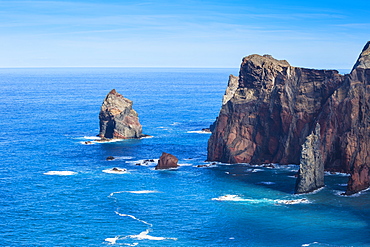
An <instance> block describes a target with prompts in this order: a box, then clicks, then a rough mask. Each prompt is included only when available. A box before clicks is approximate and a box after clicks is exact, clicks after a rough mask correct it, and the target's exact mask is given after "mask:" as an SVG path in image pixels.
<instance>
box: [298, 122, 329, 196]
mask: <svg viewBox="0 0 370 247" xmlns="http://www.w3.org/2000/svg"><path fill="white" fill-rule="evenodd" d="M324 185H325V184H324V162H323V159H322V155H321V137H320V124H319V123H316V127H315V129H314V130H313V131H312V132H311V134H310V135H309V136H307V137H306V141H305V143H304V144H303V145H302V152H301V158H300V168H299V174H298V178H297V182H296V188H295V193H297V194H301V193H309V192H312V191H314V190H317V189H319V188H321V187H323V186H324Z"/></svg>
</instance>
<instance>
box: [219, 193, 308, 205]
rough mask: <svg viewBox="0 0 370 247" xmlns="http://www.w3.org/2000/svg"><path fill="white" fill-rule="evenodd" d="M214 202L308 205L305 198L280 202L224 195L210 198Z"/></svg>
mask: <svg viewBox="0 0 370 247" xmlns="http://www.w3.org/2000/svg"><path fill="white" fill-rule="evenodd" d="M212 200H214V201H235V202H248V203H253V204H255V203H256V204H257V203H265V204H274V205H280V204H301V203H304V204H305V203H310V201H309V200H308V199H306V198H300V199H292V200H285V199H284V200H282V199H276V200H273V199H268V198H262V199H244V198H242V197H240V196H238V195H224V196H220V197H217V198H212Z"/></svg>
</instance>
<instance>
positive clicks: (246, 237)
mask: <svg viewBox="0 0 370 247" xmlns="http://www.w3.org/2000/svg"><path fill="white" fill-rule="evenodd" d="M229 74H234V75H237V74H238V69H237V68H235V69H188V68H23V69H0V87H1V90H0V94H1V95H0V105H1V107H0V119H1V122H0V153H1V165H0V246H370V238H369V237H370V225H369V224H370V191H363V192H361V193H358V194H356V195H353V196H342V195H341V193H343V192H344V191H345V186H346V183H347V181H348V176H346V175H345V174H327V175H326V177H325V181H326V186H325V187H324V188H323V189H321V190H319V191H317V192H315V193H311V194H305V195H294V194H293V189H294V184H295V177H294V175H295V174H296V172H297V170H298V167H297V166H295V165H289V166H280V165H278V164H275V165H274V166H275V168H271V167H255V166H250V165H248V164H234V165H230V164H222V163H212V162H205V160H206V157H207V141H208V138H209V136H210V134H207V133H203V132H201V129H203V128H207V127H209V125H210V124H211V123H212V122H213V121H214V120H215V118H216V117H217V115H218V113H219V110H220V107H221V102H222V96H223V93H224V91H225V89H226V86H227V81H228V76H229ZM113 88H115V89H116V90H117V92H118V93H120V94H122V95H124V96H125V97H127V98H129V99H130V100H132V101H133V102H134V105H133V108H134V109H135V110H136V111H137V112H138V114H139V118H140V122H141V124H142V125H143V133H144V134H147V135H151V136H153V137H152V138H145V139H141V140H120V141H116V142H109V143H93V144H91V145H86V144H85V142H86V141H89V140H94V139H95V136H96V135H97V134H98V132H99V119H98V115H99V111H100V106H101V104H102V102H103V100H104V98H105V96H106V94H107V93H108V92H109V91H110V90H111V89H113ZM162 152H168V153H171V154H173V155H175V156H177V157H178V159H179V164H180V167H179V168H178V169H174V170H165V171H158V170H154V166H155V165H156V161H157V160H158V158H159V157H160V156H161V154H162ZM108 156H113V157H115V159H114V160H111V161H108V160H106V158H107V157H108ZM146 160H149V161H146ZM150 160H154V161H150ZM198 166H200V167H198ZM113 167H118V168H122V169H126V171H125V172H122V173H118V174H117V173H112V171H111V169H112V168H113Z"/></svg>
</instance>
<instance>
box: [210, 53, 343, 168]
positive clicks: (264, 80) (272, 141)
mask: <svg viewBox="0 0 370 247" xmlns="http://www.w3.org/2000/svg"><path fill="white" fill-rule="evenodd" d="M342 82H343V76H341V75H340V74H339V73H338V72H337V71H336V70H312V69H304V68H296V67H292V66H290V65H289V63H288V62H286V61H279V60H276V59H274V58H272V57H271V56H268V55H265V56H259V55H251V56H248V57H246V58H244V59H243V62H242V65H241V68H240V75H239V82H238V88H237V89H236V90H234V91H235V93H234V95H233V96H232V97H231V98H230V100H228V101H227V102H225V100H224V104H223V106H222V108H221V111H220V114H219V117H218V119H217V122H216V125H215V129H214V131H213V133H212V135H211V137H210V140H209V145H208V160H210V161H221V162H226V163H255V164H260V163H271V162H272V163H281V164H288V163H296V164H298V163H299V158H300V150H301V145H302V144H303V143H304V141H305V138H306V136H308V134H309V133H310V132H311V131H312V127H313V120H314V119H316V118H317V116H318V115H319V113H320V110H321V108H322V106H323V104H325V103H326V101H327V99H328V98H329V97H330V95H331V94H332V93H333V92H334V90H335V89H336V88H337V87H338V86H339V85H341V83H342ZM227 91H228V89H227ZM230 91H232V90H230Z"/></svg>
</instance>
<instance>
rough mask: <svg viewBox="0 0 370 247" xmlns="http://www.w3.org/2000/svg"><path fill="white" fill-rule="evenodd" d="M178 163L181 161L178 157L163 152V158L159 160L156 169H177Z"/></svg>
mask: <svg viewBox="0 0 370 247" xmlns="http://www.w3.org/2000/svg"><path fill="white" fill-rule="evenodd" d="M178 161H179V160H178V159H177V158H176V156H174V155H172V154H169V153H164V152H163V153H162V155H161V157H160V158H159V160H158V165H157V166H156V167H155V169H156V170H161V169H171V168H177V167H178V165H177V162H178Z"/></svg>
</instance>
